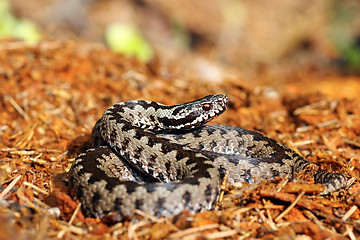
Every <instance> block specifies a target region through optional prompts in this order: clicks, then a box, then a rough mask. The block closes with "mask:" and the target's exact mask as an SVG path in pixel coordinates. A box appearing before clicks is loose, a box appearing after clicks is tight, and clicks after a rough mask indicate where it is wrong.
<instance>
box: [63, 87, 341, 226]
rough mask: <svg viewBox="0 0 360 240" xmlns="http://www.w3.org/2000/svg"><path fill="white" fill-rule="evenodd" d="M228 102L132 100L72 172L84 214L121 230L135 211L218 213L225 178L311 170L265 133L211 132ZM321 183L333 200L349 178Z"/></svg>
mask: <svg viewBox="0 0 360 240" xmlns="http://www.w3.org/2000/svg"><path fill="white" fill-rule="evenodd" d="M228 102H229V99H228V97H227V96H226V95H224V94H217V95H208V96H205V97H203V98H201V99H198V100H194V101H191V102H187V103H183V104H177V105H164V104H161V103H158V102H154V101H145V100H132V101H125V102H120V103H117V104H115V105H113V106H111V107H109V108H108V109H107V110H106V111H105V112H104V113H103V116H102V118H101V119H100V120H98V121H97V123H96V124H95V126H94V128H93V131H92V135H91V141H92V145H93V147H92V148H90V149H88V150H86V151H85V152H83V153H80V154H79V155H78V156H77V157H76V159H75V160H74V162H73V163H72V166H71V168H70V171H69V178H68V179H69V186H70V189H71V194H72V195H73V197H74V198H76V199H78V200H79V201H80V203H81V207H82V211H83V213H84V214H85V215H86V216H88V217H94V218H101V219H110V220H111V221H116V222H119V221H123V220H126V219H129V218H131V217H132V216H133V215H134V212H135V210H140V211H143V212H145V213H147V214H150V215H153V216H156V217H170V216H173V215H176V214H179V213H181V212H182V211H183V210H187V211H189V212H193V213H196V212H199V211H202V210H211V209H212V208H213V207H214V205H215V204H216V203H217V201H218V200H219V195H220V192H221V185H222V182H223V180H224V178H225V175H227V177H226V180H227V181H228V182H247V183H250V184H251V183H255V182H258V181H260V180H262V179H265V180H270V179H274V178H275V177H286V176H290V177H293V176H294V174H295V173H299V172H301V171H302V170H304V169H305V168H306V167H307V166H308V165H309V164H310V162H309V161H307V160H305V159H304V158H303V157H302V156H300V155H299V154H298V153H296V152H295V151H293V150H291V149H290V148H288V147H286V146H283V145H281V144H280V143H278V142H277V141H275V140H273V139H271V138H269V137H267V136H265V135H263V134H261V133H259V132H256V131H251V130H247V129H243V128H239V127H234V126H226V125H205V123H207V122H209V121H210V120H212V119H214V118H216V117H218V116H219V115H220V114H222V113H223V112H224V111H225V110H226V108H227V105H228ZM314 181H315V182H316V183H321V184H323V185H324V186H325V190H324V191H323V192H322V194H328V193H331V192H333V191H336V190H339V189H340V188H344V187H345V186H346V183H347V177H346V175H345V174H343V173H331V172H324V171H320V170H319V171H316V173H315V174H314Z"/></svg>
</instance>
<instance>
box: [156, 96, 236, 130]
mask: <svg viewBox="0 0 360 240" xmlns="http://www.w3.org/2000/svg"><path fill="white" fill-rule="evenodd" d="M228 101H229V99H228V97H227V96H226V95H224V94H218V95H208V96H206V97H203V98H201V99H198V100H195V101H192V102H188V103H184V104H179V105H175V106H172V107H171V108H172V109H173V111H172V113H171V115H168V116H166V117H165V118H163V119H162V123H163V126H164V127H166V128H167V129H172V130H179V129H192V128H195V127H199V126H201V125H204V124H205V123H207V122H209V121H211V120H212V119H214V118H215V117H217V116H219V115H220V114H222V113H223V112H224V111H225V110H226V107H227V103H228Z"/></svg>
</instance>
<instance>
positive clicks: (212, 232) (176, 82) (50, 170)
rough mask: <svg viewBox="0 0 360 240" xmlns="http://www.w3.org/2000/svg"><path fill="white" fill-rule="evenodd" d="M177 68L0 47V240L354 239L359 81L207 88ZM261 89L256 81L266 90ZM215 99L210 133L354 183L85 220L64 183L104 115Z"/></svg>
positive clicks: (318, 79) (305, 74)
mask: <svg viewBox="0 0 360 240" xmlns="http://www.w3.org/2000/svg"><path fill="white" fill-rule="evenodd" d="M183 70H184V69H182V67H181V66H176V65H173V66H163V65H161V64H160V63H159V61H156V60H153V61H151V62H149V63H147V64H144V63H141V62H139V61H137V60H135V59H129V58H124V57H123V56H121V55H119V54H115V53H113V52H111V51H109V50H107V49H105V48H104V47H101V46H100V45H96V44H89V43H80V42H61V41H43V42H41V43H40V44H39V45H37V46H34V47H28V46H25V45H23V44H22V43H21V42H12V41H8V42H2V44H1V45H0V82H1V87H0V114H1V117H0V137H1V142H0V184H1V185H0V186H2V188H0V239H16V240H20V239H44V238H46V239H79V238H87V239H117V238H120V239H160V238H167V239H224V238H225V239H251V238H263V239H275V238H281V239H295V238H296V237H300V236H302V237H303V238H302V239H310V237H311V238H312V239H356V238H357V239H358V238H360V210H359V207H360V194H359V193H360V184H359V182H358V180H359V171H360V97H359V94H358V93H359V92H360V78H359V77H356V76H343V75H339V74H334V73H332V74H323V73H319V72H311V71H305V70H302V69H295V70H294V71H299V72H300V71H301V72H302V74H296V76H297V77H296V79H291V78H288V77H289V76H281V75H279V76H278V78H280V79H282V82H281V86H280V87H279V88H274V87H269V86H267V84H262V80H261V79H258V81H256V83H251V82H247V81H245V80H244V79H242V78H241V77H239V76H240V75H239V74H235V73H233V74H229V76H228V77H225V78H224V79H223V80H222V81H214V82H208V81H205V80H201V79H200V80H199V79H197V76H196V75H193V76H191V74H187V75H186V76H185V75H182V74H181V73H182V71H183ZM264 82H266V81H264ZM214 93H225V94H227V95H228V97H229V99H230V104H229V108H228V110H227V111H226V112H225V113H224V114H223V115H222V116H221V117H219V118H217V119H215V120H214V121H213V122H212V123H214V124H223V125H233V126H237V127H242V128H247V129H252V130H256V131H259V132H262V133H264V134H265V135H267V136H269V137H271V138H273V139H276V140H277V141H279V142H280V143H282V144H285V145H288V146H289V147H291V148H292V149H294V150H295V151H297V152H299V153H300V154H301V155H302V156H304V157H305V158H306V159H307V160H309V161H310V162H313V163H315V164H317V165H318V166H319V168H320V169H322V170H326V171H332V172H343V173H345V174H346V175H347V176H348V177H349V179H350V178H353V179H352V180H355V181H353V182H349V187H347V188H346V189H342V190H340V191H337V192H334V193H332V194H330V195H329V196H325V197H323V196H320V192H321V191H322V190H323V186H322V185H318V184H314V183H311V179H310V180H309V182H307V183H303V182H302V183H300V182H297V183H293V182H291V181H289V180H288V179H274V180H273V181H261V182H260V183H258V184H254V185H248V184H225V185H224V189H223V193H224V194H223V196H222V198H221V200H220V201H219V203H218V204H217V206H216V207H215V209H214V210H212V211H204V212H201V213H198V214H190V213H188V212H183V213H181V214H180V215H178V216H174V217H172V218H169V219H164V218H155V217H153V216H149V215H147V214H146V213H143V212H136V213H134V214H137V215H138V221H137V222H130V221H125V222H121V223H118V224H115V225H107V224H105V223H102V222H101V221H100V220H98V219H91V218H85V217H84V216H83V215H82V213H81V211H79V204H78V202H77V201H76V200H75V199H74V200H73V199H71V198H70V197H69V190H68V189H67V186H66V184H65V183H66V173H67V172H68V171H69V168H70V166H71V164H72V162H73V161H74V159H75V157H76V156H77V155H78V154H79V153H81V152H82V151H83V150H84V149H86V147H87V146H88V140H89V137H90V133H91V130H92V127H93V126H94V123H95V122H96V121H97V119H99V118H100V116H101V114H102V112H103V111H104V110H105V109H106V108H107V107H109V106H110V105H112V104H114V103H116V102H121V101H126V100H132V99H146V100H153V101H157V102H161V103H164V104H169V105H170V104H178V103H183V102H186V101H191V100H194V99H197V98H200V97H203V96H205V95H208V94H214Z"/></svg>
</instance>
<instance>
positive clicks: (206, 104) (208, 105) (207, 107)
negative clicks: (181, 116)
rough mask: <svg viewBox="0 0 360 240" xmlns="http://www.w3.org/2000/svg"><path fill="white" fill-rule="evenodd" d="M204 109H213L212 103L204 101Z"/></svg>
mask: <svg viewBox="0 0 360 240" xmlns="http://www.w3.org/2000/svg"><path fill="white" fill-rule="evenodd" d="M202 109H203V110H204V111H209V110H210V109H211V104H210V103H204V104H203V105H202Z"/></svg>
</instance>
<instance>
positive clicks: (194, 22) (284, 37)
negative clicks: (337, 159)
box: [0, 0, 360, 84]
mask: <svg viewBox="0 0 360 240" xmlns="http://www.w3.org/2000/svg"><path fill="white" fill-rule="evenodd" d="M0 3H1V4H0V5H1V6H0V7H1V9H0V11H1V12H0V31H1V32H0V34H1V37H2V38H14V37H15V38H23V39H25V40H26V41H27V42H28V43H30V44H32V43H36V42H37V41H39V40H41V39H62V40H65V39H66V40H68V39H73V40H80V41H84V42H85V41H86V42H94V43H99V44H102V45H105V46H108V47H110V48H111V49H112V50H114V51H117V52H122V53H124V54H126V55H135V56H137V57H139V58H140V59H142V60H143V61H152V60H154V59H157V61H160V63H161V64H166V65H168V66H171V65H172V64H175V63H176V64H177V65H182V66H183V68H182V69H185V71H186V70H189V71H191V72H196V73H197V74H198V76H199V78H203V79H206V80H207V81H214V82H219V81H221V80H222V79H223V78H224V75H228V74H230V75H231V73H234V72H237V73H238V72H241V75H242V76H243V78H244V79H246V81H252V82H253V81H255V82H256V81H257V79H259V76H261V79H262V81H265V83H266V82H274V81H275V82H276V81H280V84H281V80H279V79H278V78H279V77H278V76H280V75H281V76H286V75H288V76H293V75H294V74H295V75H299V74H303V73H304V72H306V71H312V72H314V71H320V72H337V73H340V74H345V75H346V74H356V75H358V74H359V73H360V70H359V69H360V68H359V66H360V1H358V0H318V1H311V0H276V1H266V0H257V1H253V0H241V1H240V0H207V1H201V0H188V1H182V0H172V1H167V0H137V1H127V0H101V1H100V0H26V1H24V0H0ZM299 68H300V69H302V71H298V69H299ZM295 72H296V73H295ZM295 79H296V78H295Z"/></svg>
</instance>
